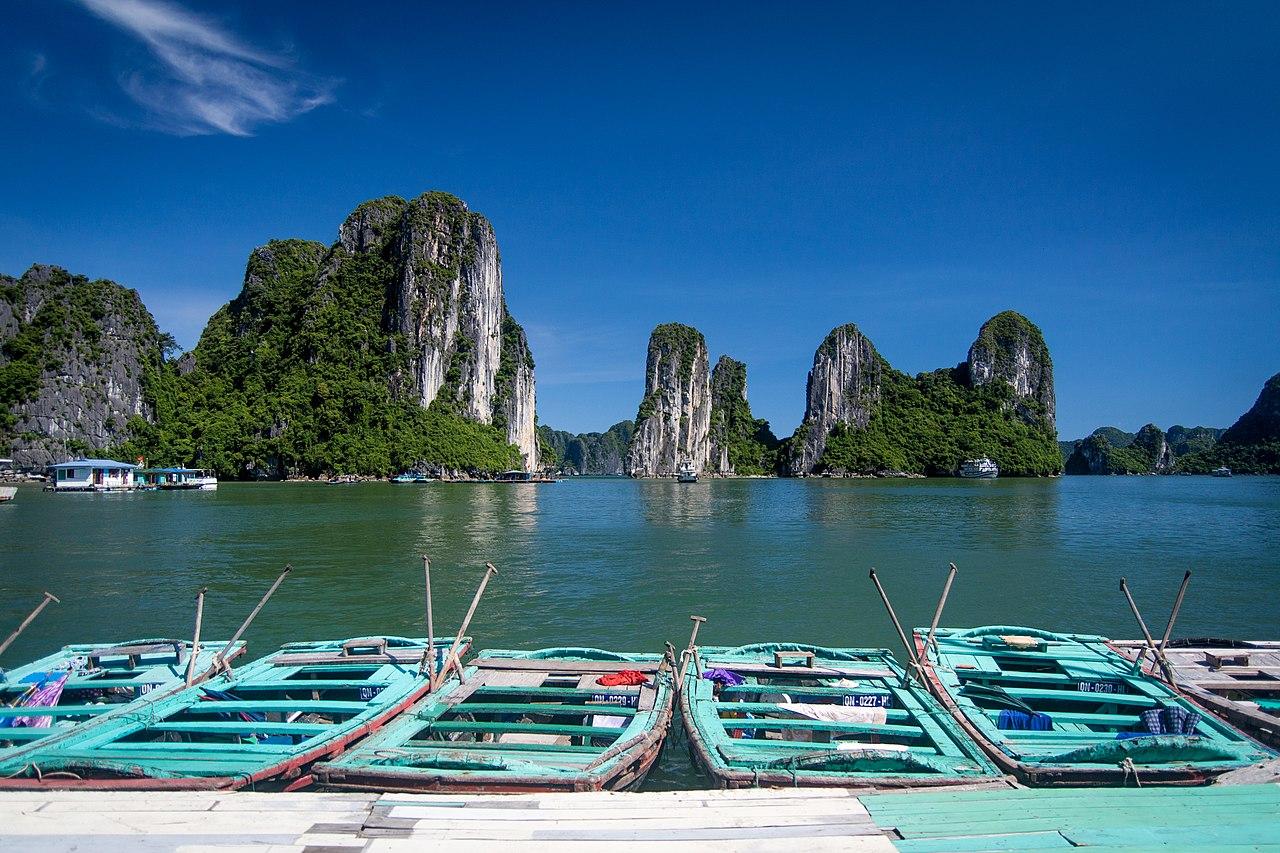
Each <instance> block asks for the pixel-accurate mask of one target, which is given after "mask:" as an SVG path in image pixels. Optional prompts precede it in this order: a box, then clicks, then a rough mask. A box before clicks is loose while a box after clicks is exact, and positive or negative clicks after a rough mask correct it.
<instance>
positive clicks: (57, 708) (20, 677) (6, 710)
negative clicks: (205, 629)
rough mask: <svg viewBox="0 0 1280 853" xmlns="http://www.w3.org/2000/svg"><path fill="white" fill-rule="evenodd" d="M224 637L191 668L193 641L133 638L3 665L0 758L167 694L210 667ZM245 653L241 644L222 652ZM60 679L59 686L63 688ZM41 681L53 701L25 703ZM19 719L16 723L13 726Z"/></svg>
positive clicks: (202, 647)
mask: <svg viewBox="0 0 1280 853" xmlns="http://www.w3.org/2000/svg"><path fill="white" fill-rule="evenodd" d="M225 647H226V644H225V643H201V644H200V651H199V652H198V654H197V656H196V661H195V666H194V667H191V666H190V663H191V642H190V641H189V640H130V641H128V642H124V643H86V644H78V645H70V646H63V647H62V648H61V649H59V650H58V651H56V652H54V653H53V654H51V655H46V656H45V657H42V658H40V659H39V660H35V661H32V662H31V663H28V664H24V665H22V666H19V667H16V668H14V669H11V670H8V671H7V672H6V671H4V670H0V761H9V760H11V759H13V758H16V757H17V756H19V755H25V754H26V753H28V752H31V751H32V750H33V749H36V748H43V747H44V746H46V745H47V744H49V743H52V742H54V741H56V740H60V739H61V738H63V737H65V736H67V735H69V734H70V733H71V732H73V731H76V730H78V729H79V728H80V727H81V726H83V725H84V724H86V723H88V722H89V721H91V720H96V719H98V718H99V717H102V716H104V715H108V714H114V713H116V712H118V711H121V710H125V711H126V712H127V711H131V710H132V709H134V708H135V707H137V706H138V705H139V704H141V703H144V702H148V701H151V700H154V699H157V698H159V697H161V696H164V695H167V694H168V693H171V692H172V691H174V690H177V689H180V688H182V687H183V686H185V684H186V675H187V671H188V669H190V670H191V672H192V674H193V679H192V681H193V683H199V682H201V681H203V680H204V679H205V678H207V677H208V676H209V675H210V674H211V669H212V667H213V663H214V657H215V656H216V655H218V654H219V653H220V652H222V651H223V649H224V648H225ZM242 654H244V643H236V644H235V646H234V647H233V648H232V649H230V650H228V651H227V653H226V655H225V656H224V657H225V659H226V660H234V659H235V658H237V657H239V656H240V655H242ZM58 682H61V685H60V686H61V690H60V691H59V690H58ZM44 685H50V686H52V688H53V689H52V692H51V693H50V694H48V695H50V696H51V697H52V702H51V703H46V704H40V705H28V704H25V702H28V701H31V700H32V699H33V698H34V697H35V696H36V695H37V691H39V690H40V689H41V688H42V687H43V686H44ZM15 723H16V725H15Z"/></svg>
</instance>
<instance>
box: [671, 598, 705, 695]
mask: <svg viewBox="0 0 1280 853" xmlns="http://www.w3.org/2000/svg"><path fill="white" fill-rule="evenodd" d="M689 618H690V619H691V620H692V621H693V630H692V631H690V632H689V645H688V647H686V648H685V650H684V656H683V657H684V660H682V661H681V662H680V677H679V679H677V681H676V684H677V685H683V684H684V674H685V672H686V671H687V670H688V669H689V660H690V659H691V658H692V657H693V655H694V649H695V648H696V647H697V644H698V629H699V628H701V627H702V623H703V622H706V621H707V617H705V616H690V617H689ZM698 674H699V675H701V674H702V673H701V672H699V673H698ZM678 689H683V688H682V687H680V688H678Z"/></svg>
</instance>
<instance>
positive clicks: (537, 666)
mask: <svg viewBox="0 0 1280 853" xmlns="http://www.w3.org/2000/svg"><path fill="white" fill-rule="evenodd" d="M467 665H468V666H474V667H477V668H479V669H507V670H533V671H535V672H546V673H552V672H559V673H565V672H576V673H586V672H621V671H622V670H624V669H632V670H635V671H636V672H657V671H658V666H659V661H643V662H641V661H600V660H521V659H519V658H476V659H475V660H473V661H471V663H469V664H467Z"/></svg>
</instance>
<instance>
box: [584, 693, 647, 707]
mask: <svg viewBox="0 0 1280 853" xmlns="http://www.w3.org/2000/svg"><path fill="white" fill-rule="evenodd" d="M589 701H590V703H591V704H592V705H616V706H618V707H619V708H635V707H636V706H638V705H639V704H640V695H639V694H638V693H592V694H591V699H590V700H589Z"/></svg>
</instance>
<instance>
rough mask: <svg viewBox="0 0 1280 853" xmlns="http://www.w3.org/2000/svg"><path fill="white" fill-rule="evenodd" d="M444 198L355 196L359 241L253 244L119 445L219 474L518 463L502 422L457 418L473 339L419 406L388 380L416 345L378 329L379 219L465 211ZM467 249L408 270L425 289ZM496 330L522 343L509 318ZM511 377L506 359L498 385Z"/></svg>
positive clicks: (389, 278) (403, 370)
mask: <svg viewBox="0 0 1280 853" xmlns="http://www.w3.org/2000/svg"><path fill="white" fill-rule="evenodd" d="M435 196H440V197H441V198H440V199H435V198H434V197H435ZM450 199H452V197H451V196H446V195H445V194H442V193H434V194H430V196H429V197H424V198H423V199H420V200H419V202H423V201H424V200H425V202H426V203H425V204H424V203H415V205H414V206H413V207H412V208H408V207H406V206H407V205H408V203H407V202H405V201H404V200H402V199H396V198H394V197H393V198H386V199H378V200H375V201H374V202H366V203H365V204H364V205H361V207H360V208H358V209H357V211H356V212H355V213H354V214H353V215H352V216H351V217H349V219H348V223H352V222H354V223H355V226H353V227H359V228H362V229H363V235H362V236H360V237H359V238H358V242H360V244H361V245H365V246H370V247H372V249H371V250H367V251H357V252H348V251H345V250H343V249H341V248H340V247H338V246H335V247H333V248H326V247H325V246H323V245H321V244H319V243H314V242H308V241H303V240H282V241H274V242H272V243H269V244H268V245H266V246H264V247H261V248H259V249H257V250H255V251H254V252H253V254H252V255H251V257H250V259H249V264H248V268H247V270H246V274H245V285H244V290H243V291H242V293H241V294H240V296H239V297H237V299H236V300H234V301H233V302H231V303H230V304H228V305H226V306H224V307H223V308H222V309H220V310H219V311H218V312H217V313H216V314H214V316H213V317H212V318H211V319H210V320H209V323H208V325H207V326H206V328H205V330H204V333H203V335H202V336H201V338H200V342H199V344H198V345H197V346H196V348H195V350H194V351H193V353H191V354H190V355H189V356H187V357H185V358H184V359H182V360H180V361H179V362H176V363H173V364H170V365H169V366H168V367H167V368H166V370H165V372H164V374H163V376H162V377H160V381H159V382H158V383H156V388H155V390H154V395H153V396H154V398H155V410H156V419H155V422H154V423H152V424H147V423H145V422H142V421H141V419H137V420H138V423H136V424H132V425H131V426H132V427H133V431H134V438H133V440H131V441H130V442H129V443H128V444H127V445H126V446H124V447H122V448H120V449H119V450H118V452H120V453H122V454H129V455H132V454H134V453H137V454H139V455H146V456H147V458H148V461H149V462H151V463H156V464H168V463H178V464H194V465H198V466H201V467H208V468H213V469H216V470H217V471H218V473H219V474H220V475H222V476H224V477H237V476H251V475H254V474H259V475H268V476H286V475H299V474H300V475H312V476H316V475H322V474H326V473H329V472H341V473H358V474H380V475H385V474H390V473H393V472H395V471H397V470H401V469H404V468H408V467H411V466H414V465H418V464H422V463H426V464H429V465H433V466H441V467H445V468H453V469H463V470H473V471H498V470H502V469H505V468H510V467H517V466H519V464H520V456H519V453H518V452H517V450H516V449H515V448H514V447H513V446H512V445H510V444H508V443H507V440H506V436H505V431H504V430H503V428H502V425H499V426H490V425H486V424H482V423H479V422H476V421H473V420H468V419H467V418H465V417H463V416H462V414H460V412H461V402H462V401H460V399H459V387H460V385H461V373H462V370H463V361H464V359H465V358H466V357H467V356H468V355H469V347H474V342H470V341H468V340H467V339H465V338H462V339H461V340H460V341H459V342H458V345H457V351H456V353H455V355H454V356H453V360H452V362H451V364H450V366H449V369H448V371H447V372H446V375H445V381H444V386H443V387H442V388H441V389H440V393H439V394H438V395H437V397H436V400H435V402H433V403H432V405H431V406H430V407H429V408H423V407H421V406H420V405H419V404H418V402H417V400H416V399H415V398H414V397H413V395H412V394H410V393H397V384H398V381H399V380H398V379H397V377H403V376H406V375H409V374H411V370H412V367H411V363H412V359H413V357H414V356H415V355H416V353H414V351H413V350H412V348H411V347H410V345H409V342H408V341H407V340H406V339H405V336H404V335H402V334H398V333H393V332H390V331H388V328H390V327H389V326H388V325H387V323H386V320H385V316H384V315H385V313H386V311H387V298H388V296H387V295H388V291H389V289H390V285H391V284H392V283H393V282H395V281H397V277H398V275H399V269H398V267H397V263H399V262H402V259H400V258H398V257H396V256H395V255H394V252H396V251H397V248H396V246H395V242H396V241H395V240H394V239H393V237H394V234H395V233H396V232H395V231H394V229H393V228H392V227H391V224H390V223H392V220H394V219H395V218H396V217H400V216H403V215H407V214H406V210H410V209H411V210H412V213H413V215H414V216H415V217H417V219H416V220H415V222H414V223H412V227H416V228H421V229H429V228H432V227H433V224H432V223H433V221H434V220H433V217H441V216H450V215H471V214H469V213H467V212H466V211H465V207H461V211H462V213H459V212H458V209H459V207H460V206H461V202H457V201H456V199H454V200H453V202H456V204H454V203H449V200H450ZM437 201H438V202H439V203H436V202H437ZM417 220H422V221H417ZM400 227H405V226H404V224H403V223H401V226H400ZM419 233H424V232H419ZM344 239H346V235H344ZM351 239H353V240H356V239H357V238H356V237H354V236H353V237H352V238H351ZM467 251H468V250H467V249H465V248H459V249H456V250H454V251H451V252H448V253H446V254H445V255H444V258H445V262H444V263H435V262H427V261H420V262H419V264H418V266H419V269H418V272H419V273H420V274H421V275H425V276H426V277H427V278H428V280H429V281H430V282H431V284H438V283H440V282H447V281H451V280H452V279H453V278H456V277H457V275H458V273H459V269H460V267H461V264H462V263H463V262H464V261H465V259H466V257H467V254H466V252H467ZM503 310H504V315H505V306H504V308H503ZM502 335H503V338H504V341H505V340H507V339H509V338H515V337H517V336H518V337H520V338H521V339H523V332H522V331H521V330H520V329H519V326H518V325H516V324H515V323H514V321H512V320H510V319H509V315H506V316H504V323H503V327H502ZM504 349H505V348H504ZM505 354H506V353H505V352H504V355H505ZM514 372H515V367H514V364H511V363H508V361H507V360H506V359H504V361H503V363H502V364H501V365H500V366H499V370H498V375H497V382H498V384H499V385H500V386H501V387H500V388H499V390H500V391H507V390H508V388H507V386H509V385H510V384H511V381H512V377H513V376H514ZM495 398H497V399H499V400H500V399H501V394H495ZM497 408H498V406H497V405H495V411H496V410H497Z"/></svg>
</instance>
